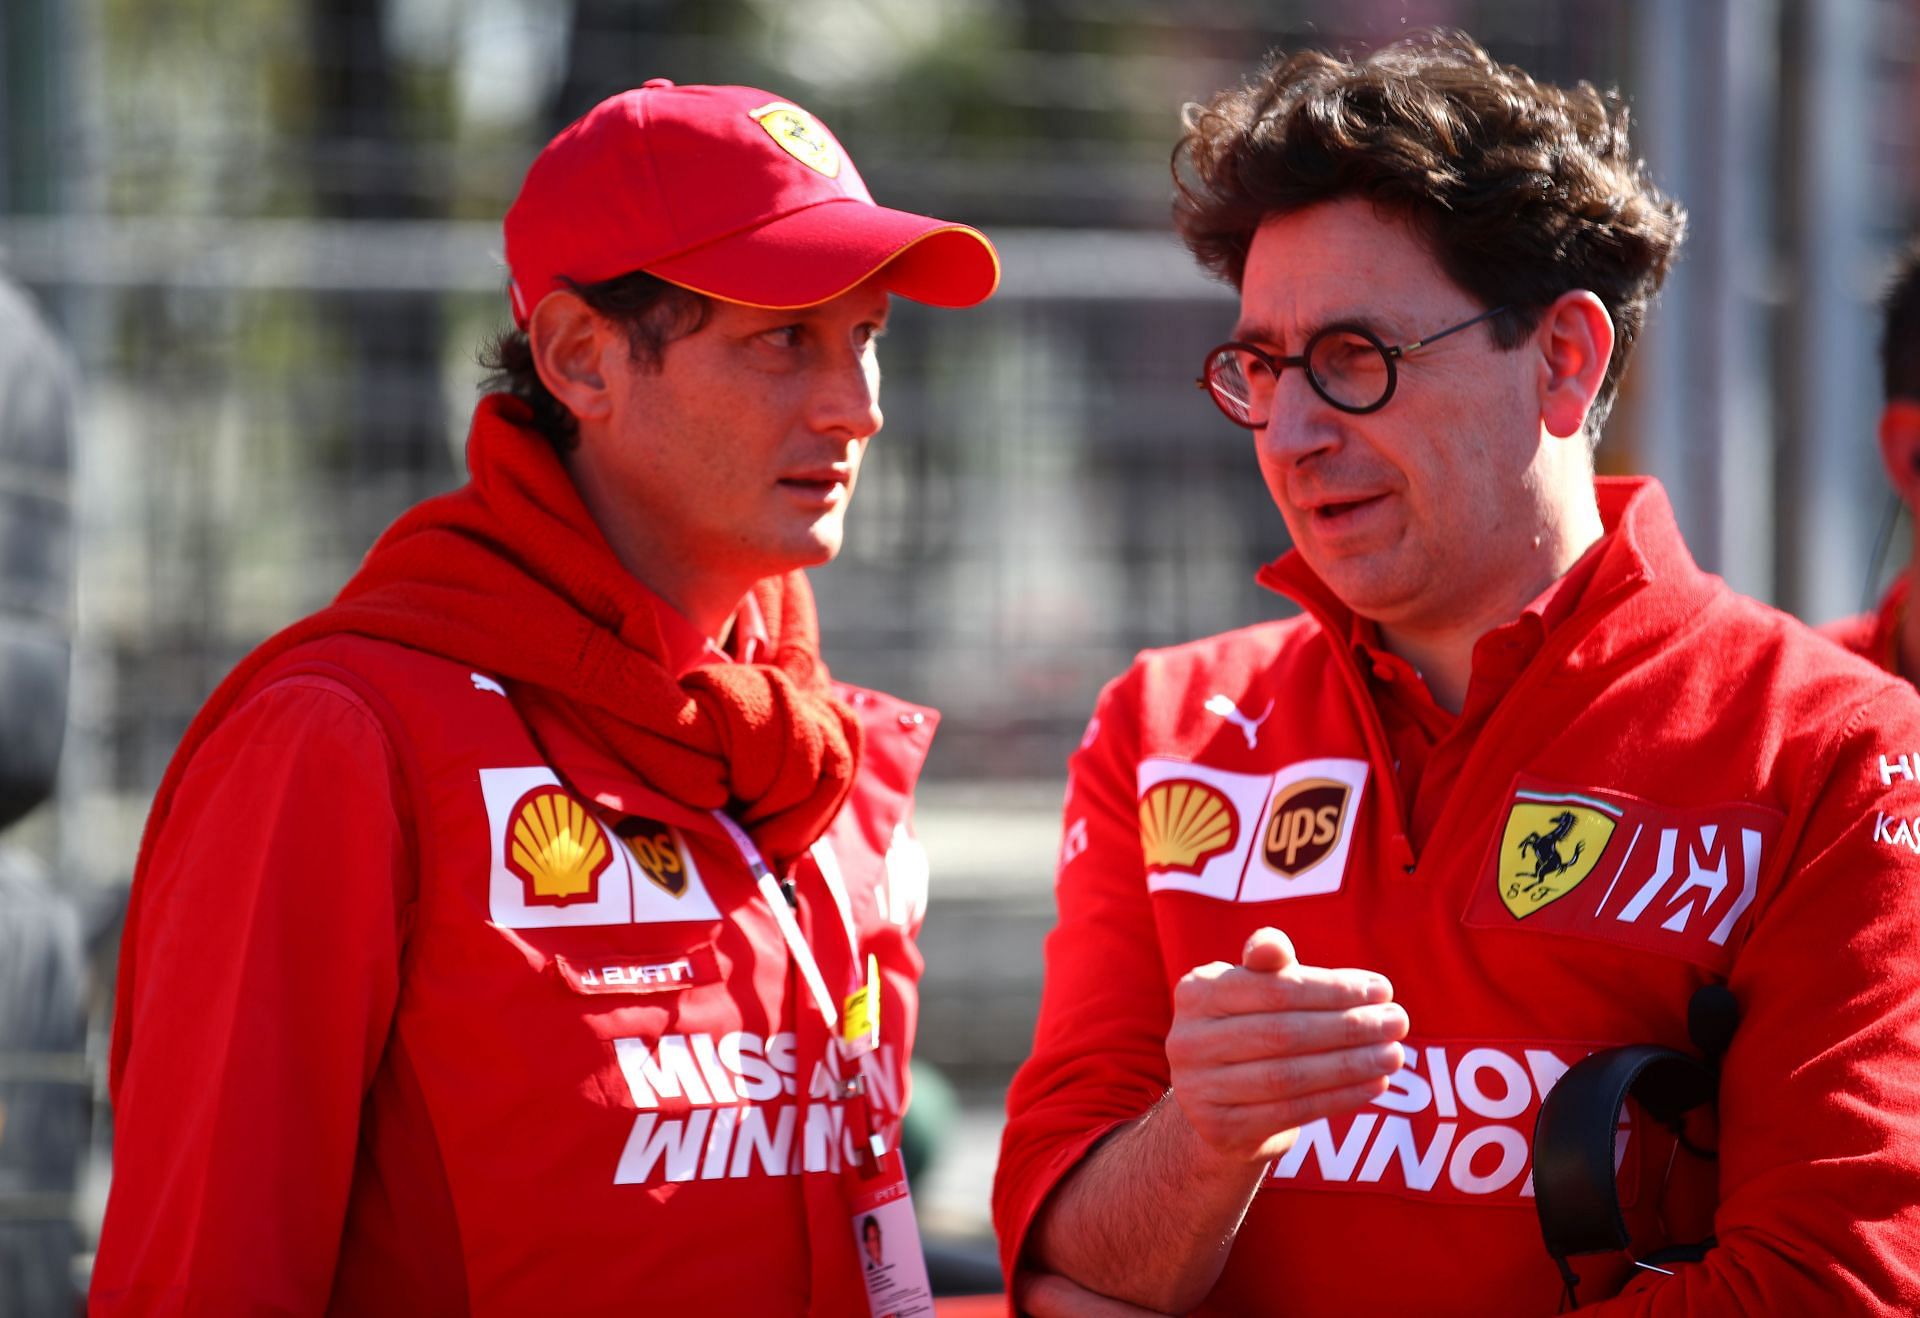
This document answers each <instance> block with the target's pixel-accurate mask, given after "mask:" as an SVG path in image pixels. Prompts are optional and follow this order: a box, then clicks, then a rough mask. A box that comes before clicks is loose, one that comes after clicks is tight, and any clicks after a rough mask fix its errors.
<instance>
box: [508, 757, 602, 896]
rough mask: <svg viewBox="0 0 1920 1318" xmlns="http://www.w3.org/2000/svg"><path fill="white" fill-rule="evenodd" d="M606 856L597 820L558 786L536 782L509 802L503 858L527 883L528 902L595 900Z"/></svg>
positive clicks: (510, 868) (521, 879)
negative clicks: (510, 809)
mask: <svg viewBox="0 0 1920 1318" xmlns="http://www.w3.org/2000/svg"><path fill="white" fill-rule="evenodd" d="M612 858H613V857H612V854H611V853H610V852H609V851H608V850H607V839H606V836H605V835H604V834H602V833H601V831H600V825H599V824H597V823H595V822H594V819H593V816H592V815H590V814H588V813H587V811H586V808H585V807H584V806H582V805H581V804H580V802H578V801H576V800H574V799H573V798H572V797H571V796H568V795H567V794H566V793H565V792H564V791H562V790H561V789H560V788H558V787H536V788H534V789H533V790H532V791H530V792H528V793H527V794H526V795H525V796H523V797H521V798H520V802H519V804H518V805H517V806H515V807H514V811H513V827H512V830H511V831H510V832H509V834H508V836H507V856H506V861H507V868H508V869H509V870H511V871H512V872H513V873H514V874H515V875H517V876H518V877H519V879H520V881H521V882H522V883H524V884H526V885H527V893H526V901H527V904H528V905H530V906H533V905H539V906H565V905H566V904H567V903H568V902H570V901H575V900H579V899H584V900H586V901H589V902H591V901H594V900H596V898H597V892H598V888H599V883H600V875H601V873H602V871H604V870H605V869H606V868H607V865H608V863H609V862H610V861H611V860H612Z"/></svg>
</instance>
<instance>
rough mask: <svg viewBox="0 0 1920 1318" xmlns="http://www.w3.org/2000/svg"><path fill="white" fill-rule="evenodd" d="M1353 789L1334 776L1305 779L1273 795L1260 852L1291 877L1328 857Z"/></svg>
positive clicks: (1272, 865) (1280, 870) (1275, 866)
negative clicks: (1271, 808)
mask: <svg viewBox="0 0 1920 1318" xmlns="http://www.w3.org/2000/svg"><path fill="white" fill-rule="evenodd" d="M1352 795H1353V792H1352V790H1351V789H1350V788H1349V787H1348V786H1347V785H1346V784H1345V783H1341V782H1335V781H1333V780H1332V779H1331V778H1306V779H1302V780H1301V781H1300V782H1297V783H1295V784H1293V785H1292V786H1291V787H1289V788H1287V789H1286V790H1285V791H1283V792H1281V793H1279V794H1278V795H1276V796H1275V797H1274V802H1273V813H1272V814H1271V815H1269V816H1268V817H1267V835H1266V837H1265V838H1263V839H1262V840H1261V854H1262V856H1264V857H1265V859H1266V862H1267V864H1268V865H1270V866H1271V867H1272V868H1273V869H1275V870H1277V871H1278V872H1280V873H1281V874H1285V875H1287V876H1288V877H1289V878H1291V877H1292V876H1294V875H1296V874H1299V873H1300V872H1301V871H1303V870H1308V869H1311V868H1313V867H1314V866H1315V865H1317V864H1319V863H1320V862H1321V861H1322V860H1324V859H1325V858H1326V855H1327V853H1328V852H1329V851H1332V850H1333V844H1334V842H1335V841H1337V840H1338V839H1339V837H1340V823H1341V821H1342V820H1343V819H1344V818H1345V816H1346V813H1347V798H1348V797H1350V796H1352Z"/></svg>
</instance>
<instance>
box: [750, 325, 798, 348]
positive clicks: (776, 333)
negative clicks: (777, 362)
mask: <svg viewBox="0 0 1920 1318" xmlns="http://www.w3.org/2000/svg"><path fill="white" fill-rule="evenodd" d="M760 337H761V338H762V339H763V340H765V341H766V342H768V343H770V344H772V345H773V346H774V347H776V348H797V347H799V346H800V327H799V326H798V325H781V326H778V327H777V328H775V329H770V330H765V331H762V333H761V335H760Z"/></svg>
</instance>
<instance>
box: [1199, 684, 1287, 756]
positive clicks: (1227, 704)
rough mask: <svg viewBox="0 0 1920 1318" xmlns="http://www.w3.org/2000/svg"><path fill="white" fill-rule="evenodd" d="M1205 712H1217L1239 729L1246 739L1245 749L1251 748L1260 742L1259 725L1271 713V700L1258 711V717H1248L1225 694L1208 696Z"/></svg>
mask: <svg viewBox="0 0 1920 1318" xmlns="http://www.w3.org/2000/svg"><path fill="white" fill-rule="evenodd" d="M1205 709H1206V711H1207V713H1209V714H1218V715H1219V716H1220V717H1221V718H1223V719H1225V720H1226V721H1227V722H1229V723H1231V724H1233V726H1234V727H1236V728H1238V729H1240V735H1241V736H1243V737H1245V738H1246V739H1247V749H1248V750H1253V749H1254V748H1255V747H1257V746H1259V744H1260V725H1261V724H1262V723H1265V722H1266V721H1267V715H1269V714H1271V713H1273V701H1272V699H1271V698H1269V699H1268V701H1267V707H1266V708H1265V709H1263V710H1261V711H1260V717H1259V718H1248V717H1247V716H1246V715H1245V714H1242V713H1241V712H1240V707H1239V706H1238V705H1236V704H1234V703H1233V702H1232V701H1231V700H1229V699H1227V698H1226V697H1225V696H1219V695H1215V696H1208V697H1207V703H1206V706H1205Z"/></svg>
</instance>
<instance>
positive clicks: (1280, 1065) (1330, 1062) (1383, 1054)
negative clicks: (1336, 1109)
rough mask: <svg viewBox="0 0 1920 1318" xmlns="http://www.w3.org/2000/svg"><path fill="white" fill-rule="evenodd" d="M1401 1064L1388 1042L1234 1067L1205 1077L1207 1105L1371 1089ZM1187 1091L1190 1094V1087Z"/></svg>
mask: <svg viewBox="0 0 1920 1318" xmlns="http://www.w3.org/2000/svg"><path fill="white" fill-rule="evenodd" d="M1405 1063H1406V1053H1405V1050H1404V1049H1402V1047H1401V1046H1400V1045H1399V1044H1398V1043H1395V1042H1391V1041H1389V1042H1386V1043H1369V1044H1362V1045H1361V1046H1360V1047H1358V1048H1336V1049H1332V1050H1330V1051H1328V1052H1320V1053H1302V1054H1299V1055H1296V1056H1292V1057H1264V1058H1260V1059H1259V1060H1257V1061H1250V1062H1233V1063H1231V1064H1229V1065H1227V1066H1218V1067H1213V1068H1210V1069H1209V1070H1208V1071H1207V1072H1206V1073H1205V1077H1204V1084H1205V1096H1206V1099H1207V1101H1208V1102H1212V1103H1218V1104H1221V1105H1223V1106H1234V1107H1244V1106H1257V1105H1260V1104H1267V1103H1286V1102H1290V1101H1292V1100H1294V1099H1298V1098H1304V1097H1306V1096H1308V1095H1312V1094H1319V1093H1324V1092H1326V1091H1328V1090H1344V1089H1350V1088H1352V1087H1354V1086H1356V1085H1368V1084H1371V1083H1372V1082H1374V1081H1375V1080H1378V1079H1382V1078H1384V1077H1386V1076H1389V1075H1392V1074H1393V1073H1394V1072H1395V1071H1398V1070H1399V1069H1400V1068H1401V1067H1402V1066H1403V1065H1405ZM1175 1088H1176V1089H1178V1088H1179V1085H1178V1084H1176V1085H1175ZM1188 1091H1189V1092H1191V1091H1192V1086H1191V1085H1189V1086H1188Z"/></svg>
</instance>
